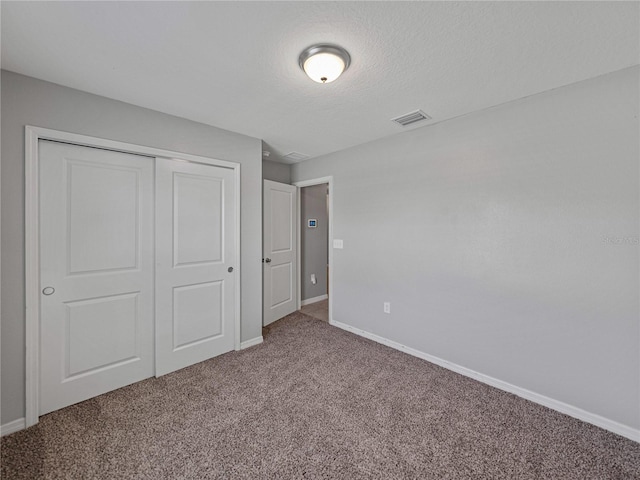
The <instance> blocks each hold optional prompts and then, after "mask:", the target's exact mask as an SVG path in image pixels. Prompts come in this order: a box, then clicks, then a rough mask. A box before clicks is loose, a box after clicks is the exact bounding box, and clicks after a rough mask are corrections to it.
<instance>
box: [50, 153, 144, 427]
mask: <svg viewBox="0 0 640 480" xmlns="http://www.w3.org/2000/svg"><path fill="white" fill-rule="evenodd" d="M153 161H154V160H153V159H152V158H148V157H143V156H138V155H129V154H124V153H118V152H113V151H107V150H100V149H96V148H88V147H81V146H76V145H68V144H62V143H53V142H49V141H40V143H39V171H40V177H39V183H40V188H39V195H40V207H39V208H40V268H41V270H40V274H41V285H40V290H41V295H40V306H41V321H40V411H39V413H40V414H45V413H48V412H51V411H53V410H57V409H59V408H62V407H65V406H67V405H71V404H74V403H77V402H80V401H82V400H86V399H88V398H91V397H94V396H96V395H100V394H102V393H105V392H108V391H110V390H114V389H116V388H119V387H122V386H124V385H128V384H130V383H133V382H137V381H139V380H143V379H145V378H148V377H150V376H153V372H154V368H153V281H154V279H153V261H154V252H153V235H154V231H153Z"/></svg>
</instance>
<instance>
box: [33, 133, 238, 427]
mask: <svg viewBox="0 0 640 480" xmlns="http://www.w3.org/2000/svg"><path fill="white" fill-rule="evenodd" d="M40 140H53V141H57V142H66V143H72V144H74V145H81V146H87V147H98V148H104V149H107V150H115V151H118V152H124V153H133V154H136V155H144V156H148V157H163V158H173V159H178V160H186V161H188V162H194V163H203V164H206V165H216V166H219V167H225V168H229V169H232V170H233V171H234V176H235V187H236V195H235V202H236V205H235V208H236V212H235V214H236V225H235V235H236V241H235V248H236V258H235V266H234V268H235V270H236V272H237V275H236V284H235V287H236V293H237V295H236V299H235V303H236V309H235V310H236V314H235V319H234V333H235V338H234V348H235V349H236V350H240V348H241V344H240V334H241V332H240V313H241V312H240V308H241V304H240V296H241V295H240V284H241V279H240V275H241V274H240V272H241V262H240V221H241V218H240V198H241V192H240V164H239V163H234V162H228V161H226V160H218V159H214V158H208V157H201V156H199V155H191V154H189V153H181V152H173V151H171V150H163V149H159V148H153V147H147V146H142V145H134V144H130V143H124V142H117V141H115V140H107V139H103V138H96V137H90V136H87V135H78V134H75V133H69V132H62V131H58V130H51V129H48V128H41V127H33V126H30V125H27V126H26V127H25V289H26V292H25V297H26V310H25V321H26V326H25V330H26V359H25V360H26V372H25V377H26V378H25V395H26V399H25V419H24V421H25V425H26V427H30V426H32V425H35V424H36V423H38V417H39V411H40V406H39V398H40V391H39V385H40V381H39V380H40V379H39V370H40V365H39V363H40V360H39V353H40V346H39V341H40V258H39V255H40V243H39V238H40V237H39V224H38V218H39V198H38V196H39V186H38V176H39V174H38V160H39V159H38V142H39V141H40Z"/></svg>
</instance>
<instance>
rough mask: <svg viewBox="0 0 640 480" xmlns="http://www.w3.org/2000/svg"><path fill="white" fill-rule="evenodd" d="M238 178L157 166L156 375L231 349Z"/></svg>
mask: <svg viewBox="0 0 640 480" xmlns="http://www.w3.org/2000/svg"><path fill="white" fill-rule="evenodd" d="M235 212H236V209H235V173H234V171H233V170H232V169H230V168H224V167H218V166H212V165H204V164H198V163H190V162H184V161H178V160H170V159H162V158H158V159H157V161H156V376H160V375H164V374H165V373H169V372H172V371H174V370H177V369H179V368H183V367H186V366H188V365H192V364H194V363H197V362H201V361H203V360H206V359H208V358H211V357H214V356H216V355H220V354H222V353H225V352H228V351H230V350H233V348H234V342H235V335H236V332H235V330H234V327H235V277H236V275H237V274H238V273H237V272H236V270H235V269H237V265H235V263H234V262H235V259H236V235H235V232H236V222H237V219H236V214H235Z"/></svg>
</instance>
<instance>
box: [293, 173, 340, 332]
mask: <svg viewBox="0 0 640 480" xmlns="http://www.w3.org/2000/svg"><path fill="white" fill-rule="evenodd" d="M323 183H326V184H328V185H329V240H328V242H329V292H327V293H328V295H329V321H331V319H332V318H333V176H332V175H330V176H328V177H320V178H314V179H311V180H301V181H299V182H293V183H292V185H293V186H295V187H298V212H297V217H298V218H300V189H301V188H303V187H311V186H313V185H322V184H323ZM300 224H301V222H298V225H300ZM299 229H300V227H299V228H298V230H299ZM301 236H302V235H301V234H300V232H299V231H298V292H297V295H298V310H300V308H301V307H302V278H300V277H301V276H302V264H301V263H300V262H301V258H300V251H301V250H302V249H301V245H300V237H301Z"/></svg>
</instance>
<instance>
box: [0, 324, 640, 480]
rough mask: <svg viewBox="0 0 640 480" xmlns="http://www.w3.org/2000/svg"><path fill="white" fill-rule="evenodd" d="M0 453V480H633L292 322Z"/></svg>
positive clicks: (424, 371)
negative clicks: (258, 340) (259, 341)
mask: <svg viewBox="0 0 640 480" xmlns="http://www.w3.org/2000/svg"><path fill="white" fill-rule="evenodd" d="M1 445H2V478H6V479H14V478H29V479H36V478H50V479H133V478H136V479H156V480H157V479H213V478H216V479H217V478H220V479H235V478H242V479H244V478H248V479H268V478H282V479H288V478H296V479H297V478H328V479H330V478H336V479H360V478H376V479H400V478H403V479H404V478H410V479H418V478H419V479H472V478H473V479H476V478H477V479H499V478H504V479H542V478H544V479H581V480H584V479H640V444H638V443H635V442H632V441H630V440H627V439H624V438H622V437H620V436H617V435H614V434H612V433H609V432H606V431H604V430H601V429H599V428H597V427H594V426H592V425H589V424H586V423H583V422H580V421H578V420H575V419H573V418H571V417H567V416H565V415H562V414H560V413H557V412H555V411H552V410H549V409H547V408H544V407H542V406H539V405H536V404H534V403H531V402H528V401H526V400H523V399H521V398H518V397H516V396H514V395H511V394H508V393H505V392H502V391H500V390H496V389H494V388H492V387H489V386H487V385H484V384H481V383H478V382H476V381H474V380H471V379H469V378H466V377H463V376H461V375H457V374H455V373H452V372H450V371H447V370H445V369H443V368H440V367H437V366H435V365H432V364H430V363H427V362H425V361H423V360H420V359H417V358H414V357H411V356H408V355H406V354H403V353H401V352H398V351H395V350H392V349H390V348H387V347H384V346H382V345H378V344H376V343H373V342H371V341H369V340H366V339H363V338H360V337H357V336H355V335H353V334H350V333H347V332H345V331H342V330H339V329H337V328H335V327H332V326H330V325H328V324H327V323H325V322H322V321H318V320H316V319H313V318H311V317H308V316H306V315H304V314H302V313H295V314H293V315H290V316H289V317H286V318H284V319H282V320H280V321H278V322H275V323H274V324H272V325H271V326H270V327H269V328H267V329H265V342H264V343H263V344H262V345H259V346H256V347H252V348H250V349H247V350H243V351H240V352H232V353H229V354H226V355H222V356H220V357H218V358H215V359H212V360H209V361H207V362H203V363H200V364H197V365H194V366H192V367H189V368H186V369H183V370H181V371H178V372H175V373H173V374H170V375H166V376H164V377H161V378H159V379H149V380H146V381H143V382H140V383H138V384H135V385H132V386H129V387H125V388H122V389H119V390H116V391H114V392H111V393H108V394H106V395H102V396H100V397H97V398H94V399H92V400H88V401H86V402H83V403H80V404H77V405H74V406H71V407H68V408H65V409H63V410H60V411H57V412H53V413H51V414H48V415H45V416H44V417H42V418H41V420H40V423H39V424H38V425H36V426H34V427H32V428H30V429H27V430H24V431H22V432H18V433H15V434H13V435H9V436H7V437H4V438H3V439H2V442H1Z"/></svg>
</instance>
